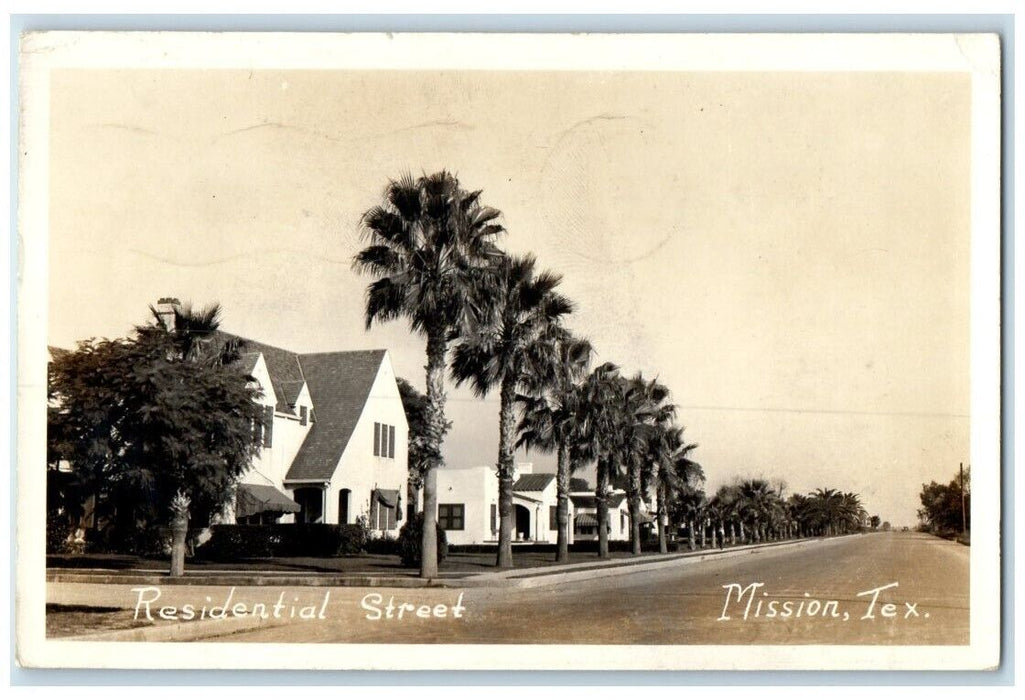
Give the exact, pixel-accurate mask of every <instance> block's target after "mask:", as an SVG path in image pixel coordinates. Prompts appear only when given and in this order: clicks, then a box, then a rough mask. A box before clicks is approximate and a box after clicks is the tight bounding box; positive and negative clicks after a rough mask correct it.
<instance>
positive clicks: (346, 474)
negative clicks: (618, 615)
mask: <svg viewBox="0 0 1025 700" xmlns="http://www.w3.org/2000/svg"><path fill="white" fill-rule="evenodd" d="M232 338H236V339H238V340H240V341H242V348H241V351H242V357H241V359H240V360H239V366H240V369H242V370H243V371H246V372H247V373H249V374H250V375H251V376H252V377H253V378H254V380H255V381H256V382H258V383H259V385H260V387H261V388H262V390H263V397H262V399H261V400H260V401H261V403H262V404H263V405H264V412H265V417H266V419H267V421H266V428H265V429H264V431H263V434H262V449H261V452H260V455H259V456H258V457H257V458H256V459H255V460H254V461H253V465H252V468H251V469H250V470H249V471H248V472H246V474H245V475H244V476H243V478H242V482H241V483H240V484H239V486H238V489H237V492H236V498H235V503H234V512H233V513H232V514H231V515H233V517H234V519H235V520H237V521H238V522H245V523H257V522H283V523H287V522H307V523H330V524H345V523H354V522H356V519H357V518H359V517H364V518H366V519H367V522H368V524H369V526H370V528H371V530H373V531H374V532H375V534H389V535H392V536H396V535H397V534H398V530H399V528H400V527H401V526H402V522H403V517H404V513H403V504H402V497H403V495H404V494H405V493H406V480H407V444H408V443H407V435H408V426H407V424H406V415H405V412H404V410H403V408H402V399H401V396H400V394H399V390H398V385H397V384H396V379H395V372H394V370H393V368H392V364H391V359H390V357H389V355H388V351H387V350H363V351H352V352H322V353H295V352H292V351H289V350H284V349H282V348H277V347H274V346H271V345H267V344H265V343H260V342H257V341H254V340H250V339H246V338H239V337H238V336H232V335H230V334H228V333H223V332H218V333H217V334H216V336H215V338H214V342H218V341H223V340H229V339H232Z"/></svg>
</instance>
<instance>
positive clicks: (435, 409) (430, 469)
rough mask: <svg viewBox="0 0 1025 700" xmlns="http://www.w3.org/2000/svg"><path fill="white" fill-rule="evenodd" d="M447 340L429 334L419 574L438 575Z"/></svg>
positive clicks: (425, 575) (446, 429) (446, 426)
mask: <svg viewBox="0 0 1025 700" xmlns="http://www.w3.org/2000/svg"><path fill="white" fill-rule="evenodd" d="M447 349H448V343H447V341H446V340H445V334H444V332H441V333H432V334H430V335H429V336H428V338H427V367H426V370H427V411H426V413H427V416H426V418H427V430H428V436H429V438H430V443H429V445H428V447H427V451H428V455H427V458H426V463H425V465H424V467H425V469H424V525H423V538H422V539H421V541H420V577H421V578H437V576H438V490H437V483H438V482H437V476H438V475H437V471H436V470H437V469H438V467H440V466H441V465H442V464H443V461H442V456H441V443H442V440H444V438H445V433H447V432H448V423H446V421H445V353H446V351H447Z"/></svg>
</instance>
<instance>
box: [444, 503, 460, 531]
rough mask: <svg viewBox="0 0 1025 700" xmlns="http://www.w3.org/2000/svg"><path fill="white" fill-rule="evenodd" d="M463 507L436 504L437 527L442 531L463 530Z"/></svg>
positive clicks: (456, 504) (451, 504) (452, 504)
mask: <svg viewBox="0 0 1025 700" xmlns="http://www.w3.org/2000/svg"><path fill="white" fill-rule="evenodd" d="M463 514H464V506H463V504H462V503H439V504H438V527H440V528H441V529H442V530H462V529H463Z"/></svg>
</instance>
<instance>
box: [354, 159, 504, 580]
mask: <svg viewBox="0 0 1025 700" xmlns="http://www.w3.org/2000/svg"><path fill="white" fill-rule="evenodd" d="M480 194H481V193H480V192H479V191H477V192H467V191H465V190H463V189H462V188H461V187H460V185H459V180H458V179H457V178H456V177H455V176H454V175H452V174H450V173H448V172H444V171H442V172H439V173H435V174H433V175H424V176H421V177H420V178H418V179H417V180H415V181H414V180H413V178H412V176H410V175H405V176H403V177H401V178H399V179H398V180H394V181H392V182H390V183H389V184H388V186H387V187H386V188H385V192H384V203H383V204H381V205H379V206H375V207H373V208H372V209H370V210H369V211H367V212H366V213H365V214H364V215H363V218H362V226H363V236H364V240H366V241H368V243H369V245H368V246H367V247H366V248H364V249H363V250H362V251H360V252H359V253H358V254H357V255H356V257H355V258H354V260H353V267H354V268H355V269H356V270H357V271H358V272H361V273H366V274H370V275H373V276H374V277H376V278H377V279H376V280H375V281H374V282H372V283H371V284H370V285H369V286H368V287H367V292H366V325H367V328H368V329H369V328H370V327H371V326H372V324H373V323H374V321H377V322H385V321H391V320H395V319H398V318H406V319H408V321H409V327H410V330H411V331H412V332H414V333H417V334H419V335H421V336H424V337H425V338H426V341H427V348H426V353H427V365H426V368H425V371H426V378H427V382H426V385H427V399H428V408H427V435H426V437H427V440H426V444H425V446H424V462H423V465H424V513H425V516H426V517H424V527H423V540H422V547H423V548H422V556H421V565H420V575H421V576H422V577H425V578H434V577H436V576H437V574H438V553H437V540H436V536H437V520H436V515H435V514H436V513H437V507H438V499H437V492H436V488H435V485H436V478H437V474H436V470H437V468H438V467H439V466H440V465H442V464H443V462H444V460H443V458H442V454H441V445H442V442H443V440H444V437H445V434H446V433H447V432H448V428H449V424H448V422H447V421H446V420H445V370H446V361H447V355H448V345H449V342H450V341H451V340H452V339H453V338H454V337H456V336H457V335H458V333H459V330H460V326H461V322H462V319H463V317H464V315H465V314H466V311H467V308H468V307H469V304H470V303H471V301H470V295H471V290H472V289H473V288H474V287H475V286H476V285H478V284H479V280H480V279H481V278H482V277H484V276H486V275H487V274H488V272H489V270H490V269H492V268H493V267H494V265H495V261H496V260H499V259H501V258H502V257H504V255H503V253H502V252H501V251H500V250H499V249H498V248H497V247H496V246H495V243H494V240H495V238H496V237H497V236H498V235H500V234H501V233H503V232H504V231H505V229H504V228H503V227H502V226H501V224H499V223H497V220H498V218H499V216H501V214H500V212H499V211H498V210H497V209H493V208H491V207H488V206H484V205H483V204H481V201H480Z"/></svg>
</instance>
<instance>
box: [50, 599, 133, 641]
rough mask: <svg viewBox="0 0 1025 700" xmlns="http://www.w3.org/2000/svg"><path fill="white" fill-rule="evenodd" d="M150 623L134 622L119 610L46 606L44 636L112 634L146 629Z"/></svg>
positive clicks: (81, 606)
mask: <svg viewBox="0 0 1025 700" xmlns="http://www.w3.org/2000/svg"><path fill="white" fill-rule="evenodd" d="M151 624H152V623H151V622H147V621H146V620H134V619H132V615H131V614H126V611H125V610H122V609H120V608H103V607H94V606H91V605H59V604H57V603H47V604H46V636H47V637H72V636H75V635H80V634H89V633H90V632H112V631H114V630H127V629H134V628H136V627H147V626H149V625H151Z"/></svg>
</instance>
